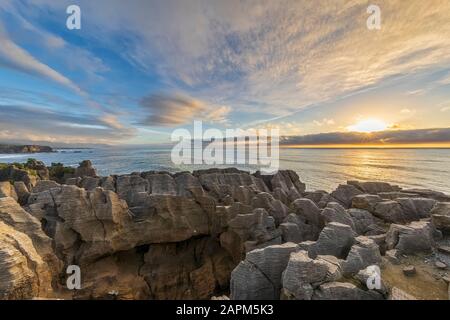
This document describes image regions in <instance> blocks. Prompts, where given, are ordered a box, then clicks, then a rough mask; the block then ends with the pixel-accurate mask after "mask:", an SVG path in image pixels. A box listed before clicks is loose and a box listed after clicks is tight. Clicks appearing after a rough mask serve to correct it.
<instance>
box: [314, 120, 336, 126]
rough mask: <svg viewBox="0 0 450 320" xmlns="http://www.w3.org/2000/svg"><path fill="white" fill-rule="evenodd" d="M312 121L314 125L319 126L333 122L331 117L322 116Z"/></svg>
mask: <svg viewBox="0 0 450 320" xmlns="http://www.w3.org/2000/svg"><path fill="white" fill-rule="evenodd" d="M313 123H314V124H315V125H316V126H318V127H321V126H326V125H328V126H330V125H333V124H334V123H335V122H334V120H333V119H327V118H323V119H322V120H314V121H313Z"/></svg>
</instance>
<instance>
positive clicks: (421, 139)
mask: <svg viewBox="0 0 450 320" xmlns="http://www.w3.org/2000/svg"><path fill="white" fill-rule="evenodd" d="M281 141H282V144H283V145H305V146H307V145H340V144H345V145H347V144H356V145H357V144H361V145H372V144H374V145H390V144H421V143H450V128H436V129H416V130H398V131H379V132H372V133H358V132H331V133H320V134H311V135H304V136H290V137H284V138H283V139H282V140H281Z"/></svg>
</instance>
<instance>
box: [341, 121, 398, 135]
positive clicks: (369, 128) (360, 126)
mask: <svg viewBox="0 0 450 320" xmlns="http://www.w3.org/2000/svg"><path fill="white" fill-rule="evenodd" d="M388 127H389V126H388V124H387V123H386V122H384V121H382V120H379V119H366V120H361V121H359V122H358V123H356V124H353V125H351V126H348V127H347V130H349V131H355V132H366V133H370V132H375V131H383V130H386V129H387V128H388Z"/></svg>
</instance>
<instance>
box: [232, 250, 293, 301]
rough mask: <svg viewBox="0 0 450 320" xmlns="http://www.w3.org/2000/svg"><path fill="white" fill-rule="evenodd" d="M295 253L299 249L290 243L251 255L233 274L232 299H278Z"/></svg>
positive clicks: (248, 255)
mask: <svg viewBox="0 0 450 320" xmlns="http://www.w3.org/2000/svg"><path fill="white" fill-rule="evenodd" d="M296 250H297V246H296V245H295V244H294V243H290V242H288V243H285V244H282V245H275V246H269V247H266V248H264V249H257V250H253V251H251V252H249V253H248V254H247V256H246V258H245V260H244V261H242V262H241V263H240V264H239V265H238V266H237V267H236V269H234V270H233V272H232V274H231V285H230V290H231V299H234V300H249V299H251V300H273V299H279V297H280V290H281V288H282V272H283V271H284V270H285V269H286V266H287V264H288V261H289V259H290V254H291V253H292V252H295V251H296Z"/></svg>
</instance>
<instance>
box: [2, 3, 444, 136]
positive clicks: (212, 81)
mask: <svg viewBox="0 0 450 320" xmlns="http://www.w3.org/2000/svg"><path fill="white" fill-rule="evenodd" d="M71 4H77V5H79V6H80V8H81V13H82V17H81V21H82V28H81V30H68V29H67V28H66V19H67V17H68V15H67V14H66V8H67V6H68V5H71ZM377 4H378V5H379V6H380V8H381V16H382V28H381V30H368V29H367V27H366V20H367V18H368V16H369V15H368V14H367V12H366V9H367V6H368V2H367V1H359V0H352V1H306V0H305V1H300V0H292V1H288V0H280V1H272V0H270V1H269V0H259V1H237V0H229V1H224V0H223V1H220V0H179V1H175V0H168V1H137V0H134V1H119V0H110V1H106V0H97V1H75V0H72V1H51V0H14V1H12V0H2V1H1V2H0V44H1V46H0V141H6V142H16V141H30V142H41V143H42V142H46V143H51V144H95V143H100V144H144V143H157V142H166V141H168V140H169V139H170V133H171V132H172V131H173V130H174V129H176V128H180V127H184V128H188V129H189V128H191V126H192V122H193V120H203V121H204V123H205V125H206V127H217V128H219V129H225V128H237V127H240V128H270V127H277V128H280V130H281V133H282V134H283V135H310V134H318V133H324V132H348V131H349V130H350V129H349V128H355V127H358V126H355V124H358V123H363V124H364V123H367V120H368V119H369V120H370V119H372V120H373V119H376V120H377V121H379V122H382V123H383V124H384V128H383V130H410V131H411V130H418V129H428V128H447V127H450V90H449V88H450V37H449V36H448V35H449V34H450V19H449V17H450V2H449V1H445V0H444V1H440V0H432V1H426V2H425V1H422V0H412V1H408V2H405V1H394V0H392V1H377ZM358 128H359V127H358Z"/></svg>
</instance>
